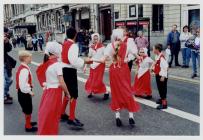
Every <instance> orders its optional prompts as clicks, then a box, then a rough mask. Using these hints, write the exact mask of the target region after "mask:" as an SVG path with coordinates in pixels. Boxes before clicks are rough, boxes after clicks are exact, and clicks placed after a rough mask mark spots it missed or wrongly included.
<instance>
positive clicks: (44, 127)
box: [37, 42, 69, 135]
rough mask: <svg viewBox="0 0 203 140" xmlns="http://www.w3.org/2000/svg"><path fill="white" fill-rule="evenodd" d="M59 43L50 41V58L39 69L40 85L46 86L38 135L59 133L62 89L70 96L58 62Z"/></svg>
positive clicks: (40, 110)
mask: <svg viewBox="0 0 203 140" xmlns="http://www.w3.org/2000/svg"><path fill="white" fill-rule="evenodd" d="M57 45H58V43H56V42H48V43H47V46H48V49H47V52H48V54H49V59H48V61H47V62H45V63H43V64H42V65H40V66H39V67H38V69H37V76H38V79H39V81H40V85H43V86H45V87H44V91H43V95H42V98H41V102H40V106H39V112H38V119H39V121H38V122H39V129H38V135H57V134H58V130H59V121H60V116H61V110H60V109H61V107H62V91H64V93H65V96H69V92H68V89H67V87H66V84H65V82H64V80H63V73H62V65H61V63H60V62H58V57H59V56H60V53H61V51H60V49H59V47H57Z"/></svg>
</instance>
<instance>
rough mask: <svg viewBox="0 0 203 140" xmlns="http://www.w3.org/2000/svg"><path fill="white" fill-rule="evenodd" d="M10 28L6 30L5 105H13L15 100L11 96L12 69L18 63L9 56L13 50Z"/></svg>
mask: <svg viewBox="0 0 203 140" xmlns="http://www.w3.org/2000/svg"><path fill="white" fill-rule="evenodd" d="M9 39H10V36H9V35H8V28H6V27H5V28H4V104H12V103H13V98H12V97H11V96H10V94H9V87H10V86H11V84H12V82H13V80H12V69H13V68H14V67H15V65H16V61H15V60H14V59H13V58H12V57H11V56H9V55H8V52H10V51H11V50H12V45H11V44H10V42H9Z"/></svg>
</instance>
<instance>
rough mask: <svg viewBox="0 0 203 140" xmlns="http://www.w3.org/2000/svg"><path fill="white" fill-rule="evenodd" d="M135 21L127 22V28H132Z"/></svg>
mask: <svg viewBox="0 0 203 140" xmlns="http://www.w3.org/2000/svg"><path fill="white" fill-rule="evenodd" d="M136 24H137V23H136V21H127V26H133V25H136Z"/></svg>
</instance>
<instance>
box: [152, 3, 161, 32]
mask: <svg viewBox="0 0 203 140" xmlns="http://www.w3.org/2000/svg"><path fill="white" fill-rule="evenodd" d="M152 31H163V5H152Z"/></svg>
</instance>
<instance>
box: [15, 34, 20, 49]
mask: <svg viewBox="0 0 203 140" xmlns="http://www.w3.org/2000/svg"><path fill="white" fill-rule="evenodd" d="M16 45H17V47H19V46H20V37H19V36H18V35H17V40H16Z"/></svg>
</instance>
